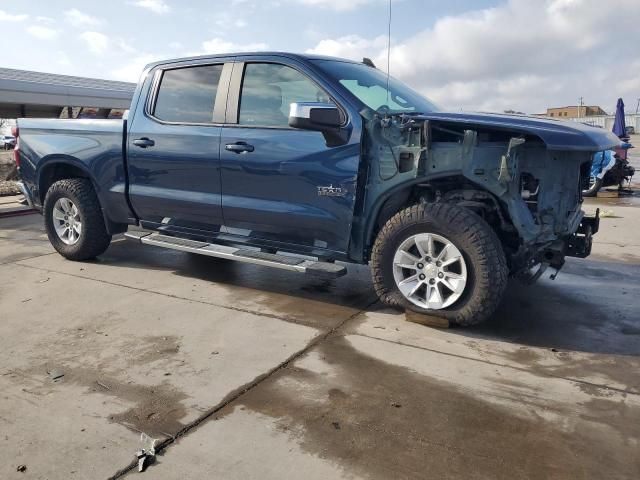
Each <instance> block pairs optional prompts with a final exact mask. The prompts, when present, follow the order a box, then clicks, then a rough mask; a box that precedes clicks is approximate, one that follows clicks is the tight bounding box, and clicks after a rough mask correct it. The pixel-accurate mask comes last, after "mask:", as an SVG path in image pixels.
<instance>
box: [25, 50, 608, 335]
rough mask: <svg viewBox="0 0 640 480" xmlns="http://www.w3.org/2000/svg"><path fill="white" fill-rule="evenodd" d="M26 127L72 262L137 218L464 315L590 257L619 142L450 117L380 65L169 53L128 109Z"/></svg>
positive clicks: (147, 239)
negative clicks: (366, 270) (119, 114)
mask: <svg viewBox="0 0 640 480" xmlns="http://www.w3.org/2000/svg"><path fill="white" fill-rule="evenodd" d="M365 60H366V59H365ZM16 130H17V131H16V133H17V138H18V140H17V145H16V147H15V156H16V161H17V162H18V164H19V168H20V173H21V176H22V179H23V181H24V185H23V188H24V191H25V192H26V193H27V195H28V197H29V200H30V201H31V202H32V203H33V205H35V206H36V207H37V208H39V209H40V210H41V211H42V213H43V214H44V220H45V226H46V230H47V233H48V236H49V239H50V240H51V243H52V244H53V246H54V247H55V249H56V250H57V251H58V252H59V253H60V254H61V255H63V256H64V257H66V258H68V259H70V260H77V261H82V260H87V259H90V258H93V257H96V256H98V255H100V254H102V253H103V252H104V251H105V250H106V249H107V247H108V246H109V243H110V241H111V238H112V235H115V234H119V233H123V232H127V231H128V228H129V226H133V225H135V226H137V227H142V229H140V228H137V229H135V231H130V232H127V233H126V235H127V236H128V237H130V238H132V239H134V240H135V241H138V242H141V243H142V244H149V245H156V246H160V247H166V248H172V249H177V250H183V251H189V252H195V253H199V254H203V255H211V256H216V257H222V258H227V259H231V260H238V261H242V262H251V263H257V264H260V265H265V266H270V267H276V268H284V269H288V270H294V271H298V272H301V273H308V274H314V275H322V276H328V277H333V276H338V275H343V274H345V273H346V267H345V265H344V264H345V263H346V264H348V263H360V264H366V263H370V265H371V272H372V277H373V283H374V286H375V289H376V291H377V293H378V295H379V296H380V298H381V299H382V300H383V301H384V302H386V303H388V304H390V305H394V306H398V307H403V308H408V309H412V310H415V311H417V312H421V313H426V314H430V315H437V316H441V317H444V318H447V319H448V320H449V321H450V322H452V323H454V324H459V325H471V324H474V323H478V322H480V321H482V320H485V319H486V318H488V317H489V316H490V315H491V314H492V313H493V311H494V310H495V309H496V307H497V306H498V304H499V302H500V299H501V298H502V296H503V293H504V290H505V287H506V285H507V279H508V277H509V276H514V277H519V278H521V279H524V280H525V281H528V282H531V281H534V280H535V279H536V278H537V277H539V276H540V274H541V273H542V272H543V271H544V269H545V268H547V267H552V268H554V269H560V267H562V265H563V263H564V259H565V256H576V257H586V256H587V255H589V253H590V249H591V242H592V235H593V234H594V233H596V232H597V230H598V223H599V222H598V218H597V215H596V217H593V218H589V217H586V216H585V215H584V213H583V212H582V210H581V203H582V190H583V189H584V188H585V186H586V185H587V183H588V180H589V171H590V164H591V157H592V154H593V153H594V152H597V151H602V150H606V149H609V148H613V147H615V146H617V145H618V144H619V140H618V139H617V137H615V136H614V135H613V134H610V133H608V132H606V131H604V130H602V129H597V128H593V127H589V126H586V125H582V124H579V123H568V122H562V121H557V120H546V119H540V118H534V117H527V116H513V115H500V114H483V113H461V112H447V111H443V110H441V109H440V108H439V107H437V106H436V105H435V104H434V103H433V102H431V101H429V100H428V99H427V98H425V97H424V96H422V95H420V94H418V93H416V92H415V91H413V90H412V89H410V88H409V87H408V86H406V85H404V84H403V83H401V82H399V81H397V80H395V79H393V78H387V75H386V74H384V73H383V72H381V71H380V70H378V69H376V68H375V66H374V65H373V64H372V62H371V61H369V60H366V61H364V62H363V63H359V62H354V61H349V60H342V59H337V58H330V57H321V56H313V55H300V54H290V53H242V54H228V55H214V56H203V57H193V58H184V59H176V60H168V61H162V62H157V63H153V64H151V65H148V66H147V67H146V68H145V70H144V72H143V73H142V75H141V77H140V81H139V84H138V86H137V88H136V91H135V94H134V96H133V99H132V102H131V109H130V112H129V114H128V117H127V118H126V119H125V120H83V119H79V120H78V119H76V120H73V119H69V120H63V119H55V120H46V119H19V120H18V128H17V129H16ZM336 262H339V263H336Z"/></svg>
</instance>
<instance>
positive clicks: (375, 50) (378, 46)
mask: <svg viewBox="0 0 640 480" xmlns="http://www.w3.org/2000/svg"><path fill="white" fill-rule="evenodd" d="M386 46H387V37H385V36H382V35H381V36H379V37H376V38H374V39H372V40H368V39H365V38H362V37H359V36H358V35H347V36H344V37H340V38H337V39H335V40H334V39H325V40H321V41H320V42H319V43H318V44H317V45H316V46H315V47H314V48H310V49H308V50H307V53H316V54H320V55H330V56H332V57H343V58H350V59H353V60H362V59H363V58H364V57H371V56H375V55H379V54H380V51H381V50H382V49H384V48H386Z"/></svg>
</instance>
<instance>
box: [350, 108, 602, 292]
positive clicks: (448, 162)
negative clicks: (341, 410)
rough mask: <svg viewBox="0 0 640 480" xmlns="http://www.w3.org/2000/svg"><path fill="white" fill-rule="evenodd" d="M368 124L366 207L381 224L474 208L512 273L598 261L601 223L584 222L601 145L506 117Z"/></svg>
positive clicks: (374, 117)
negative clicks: (594, 251)
mask: <svg viewBox="0 0 640 480" xmlns="http://www.w3.org/2000/svg"><path fill="white" fill-rule="evenodd" d="M363 117H364V118H365V131H366V133H365V136H364V140H363V147H364V152H365V158H366V159H367V162H366V168H367V175H366V188H365V189H364V191H365V194H364V198H362V199H361V202H362V206H363V210H364V211H369V212H371V211H379V212H380V213H379V214H378V224H377V226H378V227H379V226H380V225H381V224H383V223H384V221H386V219H388V218H389V216H390V215H391V214H392V213H393V212H395V211H397V207H398V206H401V205H403V204H406V203H410V202H416V201H420V202H451V203H456V204H459V205H462V206H465V207H467V208H470V209H472V210H474V211H475V212H476V213H478V214H479V215H481V216H482V217H483V218H484V219H485V220H486V221H487V222H488V223H489V224H490V225H491V226H492V227H493V229H494V231H495V232H496V234H497V235H498V236H499V238H500V240H501V242H502V244H503V247H504V250H505V253H506V255H507V259H508V262H509V266H510V271H511V273H512V275H515V276H518V277H520V278H521V279H523V280H525V281H528V282H531V281H535V280H537V278H539V277H540V275H541V274H542V272H544V270H545V269H546V268H547V267H552V268H553V269H555V270H559V269H560V268H561V267H562V266H563V264H564V259H565V256H574V257H580V258H584V257H586V256H588V255H589V254H590V252H591V245H592V237H593V235H594V234H595V233H597V231H598V227H599V216H598V214H597V213H596V216H595V217H585V216H584V212H583V211H582V210H581V205H582V200H583V199H582V190H583V188H584V185H585V182H587V181H588V172H589V167H590V164H591V153H592V149H594V148H599V146H600V144H598V145H597V146H596V145H589V144H585V145H579V144H575V145H564V146H563V145H561V144H560V143H559V141H560V140H559V139H558V135H560V134H559V133H558V132H556V135H555V136H554V137H550V136H548V135H549V134H548V132H547V133H546V135H547V136H548V137H547V138H546V140H547V142H545V140H543V138H541V136H543V137H544V135H542V134H539V132H537V131H536V129H535V128H524V127H522V125H507V124H505V123H504V121H503V120H502V117H499V118H500V122H497V121H494V122H493V124H492V122H489V121H487V120H486V118H485V121H484V122H471V121H463V120H461V119H456V121H452V120H451V119H449V118H440V115H437V114H434V115H431V116H428V115H421V114H392V115H389V114H379V113H369V114H368V116H367V113H366V112H363ZM431 117H433V118H431ZM562 128H563V129H565V130H566V126H564V125H563V126H562ZM580 131H581V132H582V134H584V131H583V129H580ZM564 133H566V132H564ZM587 133H589V132H588V131H587ZM603 138H604V137H603ZM552 140H553V141H552ZM572 141H574V142H575V141H576V140H575V139H572ZM598 141H600V140H598ZM611 141H612V140H610V139H609V140H606V141H603V142H604V143H606V142H611ZM554 142H555V143H554ZM600 143H602V142H600ZM549 145H551V146H552V147H553V148H550V146H549ZM407 187H409V188H407ZM371 228H372V229H373V228H375V225H374V226H372V227H371Z"/></svg>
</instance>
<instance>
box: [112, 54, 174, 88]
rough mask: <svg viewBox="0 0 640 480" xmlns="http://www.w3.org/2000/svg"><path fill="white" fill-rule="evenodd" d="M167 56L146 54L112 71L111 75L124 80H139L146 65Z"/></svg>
mask: <svg viewBox="0 0 640 480" xmlns="http://www.w3.org/2000/svg"><path fill="white" fill-rule="evenodd" d="M163 58H166V56H165V55H154V54H144V55H139V56H138V57H135V58H133V59H132V60H131V61H129V62H127V63H125V64H123V65H122V66H120V67H118V68H116V69H115V70H112V71H111V76H112V77H113V78H115V79H116V80H122V81H123V82H137V81H138V79H139V78H140V74H141V73H142V70H143V69H144V67H145V66H146V65H148V64H149V63H152V62H155V61H157V60H162V59H163Z"/></svg>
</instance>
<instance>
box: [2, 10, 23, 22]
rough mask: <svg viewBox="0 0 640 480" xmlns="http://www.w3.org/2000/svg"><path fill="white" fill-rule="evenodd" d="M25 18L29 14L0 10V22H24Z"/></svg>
mask: <svg viewBox="0 0 640 480" xmlns="http://www.w3.org/2000/svg"><path fill="white" fill-rule="evenodd" d="M27 18H29V15H25V14H11V13H7V12H5V11H4V10H0V22H24V21H25V20H26V19H27Z"/></svg>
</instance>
